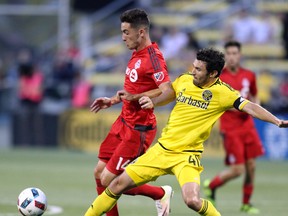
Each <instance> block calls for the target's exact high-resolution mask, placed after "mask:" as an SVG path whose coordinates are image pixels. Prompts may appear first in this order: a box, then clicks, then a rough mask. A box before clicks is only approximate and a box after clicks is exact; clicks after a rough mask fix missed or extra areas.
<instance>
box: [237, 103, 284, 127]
mask: <svg viewBox="0 0 288 216" xmlns="http://www.w3.org/2000/svg"><path fill="white" fill-rule="evenodd" d="M242 111H244V112H246V113H248V114H249V115H251V116H253V117H255V118H258V119H260V120H262V121H266V122H270V123H272V124H275V125H277V126H278V127H288V121H287V120H286V121H284V120H280V119H278V118H277V117H276V116H274V115H273V114H272V113H270V112H269V111H267V110H266V109H264V108H263V107H261V106H260V105H258V104H255V103H253V102H248V103H247V104H246V105H244V107H243V109H242Z"/></svg>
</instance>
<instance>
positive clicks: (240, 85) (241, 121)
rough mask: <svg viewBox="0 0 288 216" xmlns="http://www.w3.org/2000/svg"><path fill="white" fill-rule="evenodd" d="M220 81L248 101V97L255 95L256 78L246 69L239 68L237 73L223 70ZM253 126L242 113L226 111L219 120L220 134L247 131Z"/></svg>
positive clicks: (250, 119) (249, 119)
mask: <svg viewBox="0 0 288 216" xmlns="http://www.w3.org/2000/svg"><path fill="white" fill-rule="evenodd" d="M220 79H221V80H222V81H223V82H225V83H227V84H229V85H230V86H231V87H232V88H234V89H235V90H238V91H239V92H240V93H241V96H242V97H244V98H247V99H249V96H256V95H257V86H256V76H255V74H254V73H253V72H252V71H250V70H247V69H244V68H239V69H238V72H237V73H232V72H230V71H229V69H228V68H224V69H223V71H222V73H221V75H220ZM253 126H254V121H253V118H252V117H251V116H250V115H248V114H247V113H244V112H239V111H234V110H228V111H226V112H225V113H224V114H223V115H222V116H221V118H220V128H221V131H222V132H225V131H231V130H233V129H236V130H239V129H248V130H249V128H251V127H253Z"/></svg>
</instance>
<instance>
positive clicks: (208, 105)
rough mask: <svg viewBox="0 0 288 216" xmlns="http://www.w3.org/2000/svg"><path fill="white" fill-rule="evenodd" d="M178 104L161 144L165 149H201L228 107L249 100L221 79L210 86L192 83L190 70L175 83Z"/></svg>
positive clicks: (197, 150)
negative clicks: (202, 86)
mask: <svg viewBox="0 0 288 216" xmlns="http://www.w3.org/2000/svg"><path fill="white" fill-rule="evenodd" d="M173 88H174V91H175V93H176V104H175V106H174V108H173V110H172V112H171V114H170V117H169V120H168V123H167V125H166V127H165V128H164V129H163V131H162V134H161V137H160V138H159V139H158V143H159V144H160V145H161V146H162V147H163V148H164V149H166V150H171V151H176V152H183V151H191V152H200V153H201V152H202V151H203V142H204V141H205V140H206V139H207V138H208V137H209V135H210V131H211V129H212V127H213V125H214V124H215V122H216V120H217V119H218V118H219V117H220V116H221V115H222V114H223V113H224V112H225V111H226V110H228V109H230V108H233V107H234V108H236V109H238V110H242V108H243V107H244V106H245V104H247V103H248V102H249V101H248V100H246V99H244V98H242V97H241V95H240V93H239V92H238V91H236V90H234V89H233V88H231V87H230V86H229V85H228V84H226V83H224V82H222V81H221V80H220V79H219V78H218V79H217V80H216V81H215V82H214V83H213V84H212V85H211V86H209V87H205V88H201V87H198V86H195V85H194V84H193V76H192V75H191V74H189V73H186V74H183V75H181V76H179V77H178V78H177V79H176V80H175V81H174V82H173Z"/></svg>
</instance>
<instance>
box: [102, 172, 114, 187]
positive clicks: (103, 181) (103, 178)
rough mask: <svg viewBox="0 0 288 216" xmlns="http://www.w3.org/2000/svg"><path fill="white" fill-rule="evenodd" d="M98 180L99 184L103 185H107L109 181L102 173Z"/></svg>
mask: <svg viewBox="0 0 288 216" xmlns="http://www.w3.org/2000/svg"><path fill="white" fill-rule="evenodd" d="M100 181H101V184H102V185H103V186H104V187H108V185H109V184H110V183H111V179H110V178H107V177H105V176H103V175H101V178H100Z"/></svg>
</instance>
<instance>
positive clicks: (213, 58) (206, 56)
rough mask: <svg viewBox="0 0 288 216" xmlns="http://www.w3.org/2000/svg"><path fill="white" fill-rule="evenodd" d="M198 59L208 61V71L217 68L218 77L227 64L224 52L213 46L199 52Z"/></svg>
mask: <svg viewBox="0 0 288 216" xmlns="http://www.w3.org/2000/svg"><path fill="white" fill-rule="evenodd" d="M196 58H197V60H200V61H203V62H206V69H207V71H208V73H211V72H213V71H214V70H216V71H217V72H218V74H217V76H216V77H219V76H220V74H221V72H222V69H223V67H224V64H225V59H224V54H223V53H222V52H220V51H218V50H215V49H213V48H204V49H201V50H199V51H198V52H197V54H196Z"/></svg>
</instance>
